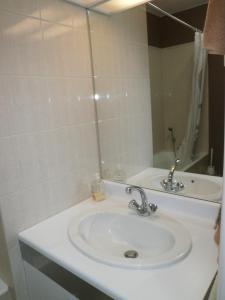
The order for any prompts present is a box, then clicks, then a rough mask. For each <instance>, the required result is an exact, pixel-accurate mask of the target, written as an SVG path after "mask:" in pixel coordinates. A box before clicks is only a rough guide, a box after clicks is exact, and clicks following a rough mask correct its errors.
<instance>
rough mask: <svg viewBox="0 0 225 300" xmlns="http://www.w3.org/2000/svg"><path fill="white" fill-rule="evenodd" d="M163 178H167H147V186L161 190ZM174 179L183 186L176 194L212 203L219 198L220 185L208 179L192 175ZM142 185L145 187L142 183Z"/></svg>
mask: <svg viewBox="0 0 225 300" xmlns="http://www.w3.org/2000/svg"><path fill="white" fill-rule="evenodd" d="M165 178H167V176H165V175H160V176H155V177H152V178H149V179H148V185H149V186H151V188H155V189H161V190H163V188H162V186H161V183H160V182H161V181H162V180H163V179H165ZM174 178H175V179H176V180H177V181H179V182H182V183H183V184H184V189H183V190H182V191H180V192H178V193H179V194H183V195H187V196H190V197H194V198H195V197H196V198H203V199H206V200H212V201H213V200H218V199H219V198H220V196H221V185H220V184H219V183H217V182H215V181H213V180H210V179H208V178H199V177H197V176H193V175H192V176H189V175H176V176H175V177H174ZM145 181H146V180H145ZM142 185H144V186H145V184H144V183H143V184H142Z"/></svg>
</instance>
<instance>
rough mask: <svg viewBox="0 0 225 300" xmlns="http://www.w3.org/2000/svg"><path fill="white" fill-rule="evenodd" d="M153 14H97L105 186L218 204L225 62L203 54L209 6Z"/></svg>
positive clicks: (193, 4) (94, 40)
mask: <svg viewBox="0 0 225 300" xmlns="http://www.w3.org/2000/svg"><path fill="white" fill-rule="evenodd" d="M152 4H153V5H149V4H147V5H142V6H139V7H136V8H134V9H131V10H128V11H126V12H123V13H120V14H116V15H112V16H106V15H100V14H99V13H97V12H93V11H91V12H89V23H90V35H91V47H92V57H93V71H94V86H95V91H94V92H95V100H96V110H97V123H98V135H99V148H100V157H101V172H102V177H103V178H104V179H108V180H112V181H119V182H124V183H129V184H134V185H139V186H143V187H146V188H150V189H155V190H160V191H162V192H175V193H177V192H178V193H180V194H183V195H186V196H191V197H195V198H201V199H206V200H209V201H217V200H218V199H219V198H220V195H221V187H220V184H221V178H220V177H221V176H222V175H223V136H224V132H223V128H224V126H223V122H224V57H223V56H219V55H209V54H208V53H207V52H206V50H205V49H204V48H203V46H202V30H203V26H204V21H205V17H206V10H207V1H202V0H199V1H193V0H182V1H177V0H169V1H168V0H155V1H153V2H152ZM155 6H156V7H155ZM157 7H158V8H157ZM174 17H175V18H176V19H174ZM179 20H182V21H184V22H185V24H183V23H182V22H180V21H179ZM188 25H189V26H188ZM174 166H175V167H176V168H175V172H174ZM171 177H172V185H171ZM168 181H169V182H168Z"/></svg>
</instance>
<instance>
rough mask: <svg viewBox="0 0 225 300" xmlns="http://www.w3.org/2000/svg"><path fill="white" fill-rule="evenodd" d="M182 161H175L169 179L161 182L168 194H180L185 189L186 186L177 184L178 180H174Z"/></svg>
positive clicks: (180, 183)
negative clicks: (176, 170)
mask: <svg viewBox="0 0 225 300" xmlns="http://www.w3.org/2000/svg"><path fill="white" fill-rule="evenodd" d="M180 161H181V160H180V159H176V160H175V163H174V165H173V166H172V167H171V169H170V171H169V174H168V178H167V179H163V181H161V185H162V187H163V188H164V190H165V191H167V192H179V191H181V190H183V189H184V184H183V183H182V182H177V181H176V179H174V172H175V169H176V167H177V165H178V164H179V163H180Z"/></svg>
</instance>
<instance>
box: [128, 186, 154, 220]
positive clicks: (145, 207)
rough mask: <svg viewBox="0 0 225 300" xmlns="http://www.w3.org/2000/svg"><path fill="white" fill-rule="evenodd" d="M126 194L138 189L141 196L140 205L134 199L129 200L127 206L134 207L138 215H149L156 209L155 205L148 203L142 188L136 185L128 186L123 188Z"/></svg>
mask: <svg viewBox="0 0 225 300" xmlns="http://www.w3.org/2000/svg"><path fill="white" fill-rule="evenodd" d="M125 191H126V193H127V194H131V193H132V192H133V191H138V192H139V193H140V196H141V205H139V204H138V203H137V201H136V200H134V199H133V200H131V201H130V202H129V204H128V207H129V208H131V209H134V210H135V211H136V212H137V214H138V215H139V216H149V215H150V214H151V213H154V212H155V211H156V210H157V208H158V207H157V205H156V204H153V203H148V200H147V196H146V194H145V192H144V190H143V189H142V188H140V187H138V186H128V187H126V189H125Z"/></svg>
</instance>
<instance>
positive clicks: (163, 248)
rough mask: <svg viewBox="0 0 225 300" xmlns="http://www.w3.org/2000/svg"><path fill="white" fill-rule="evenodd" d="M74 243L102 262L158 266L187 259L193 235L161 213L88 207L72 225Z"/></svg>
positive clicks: (85, 252)
mask: <svg viewBox="0 0 225 300" xmlns="http://www.w3.org/2000/svg"><path fill="white" fill-rule="evenodd" d="M68 235H69V238H70V241H71V242H72V244H73V245H74V246H75V247H76V248H77V249H79V250H80V251H81V252H82V253H84V254H85V255H87V256H89V257H90V258H92V259H94V260H97V261H99V262H102V263H105V264H108V265H112V266H117V267H125V268H141V269H144V268H156V267H162V266H165V265H169V264H173V263H175V262H177V261H179V260H181V259H183V258H184V257H185V256H186V255H187V254H188V253H189V251H190V249H191V244H192V243H191V237H190V235H189V233H188V231H187V230H186V229H185V228H184V227H183V226H182V224H180V223H178V222H176V221H175V220H173V219H172V218H169V217H167V216H165V215H162V214H160V213H158V214H155V215H152V216H149V217H140V216H137V215H136V214H135V213H133V212H132V211H130V210H129V209H128V208H127V209H122V208H120V209H116V208H102V209H99V210H97V211H86V212H85V213H84V214H82V215H80V216H79V217H76V218H75V219H73V220H72V222H71V223H70V225H69V228H68Z"/></svg>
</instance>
